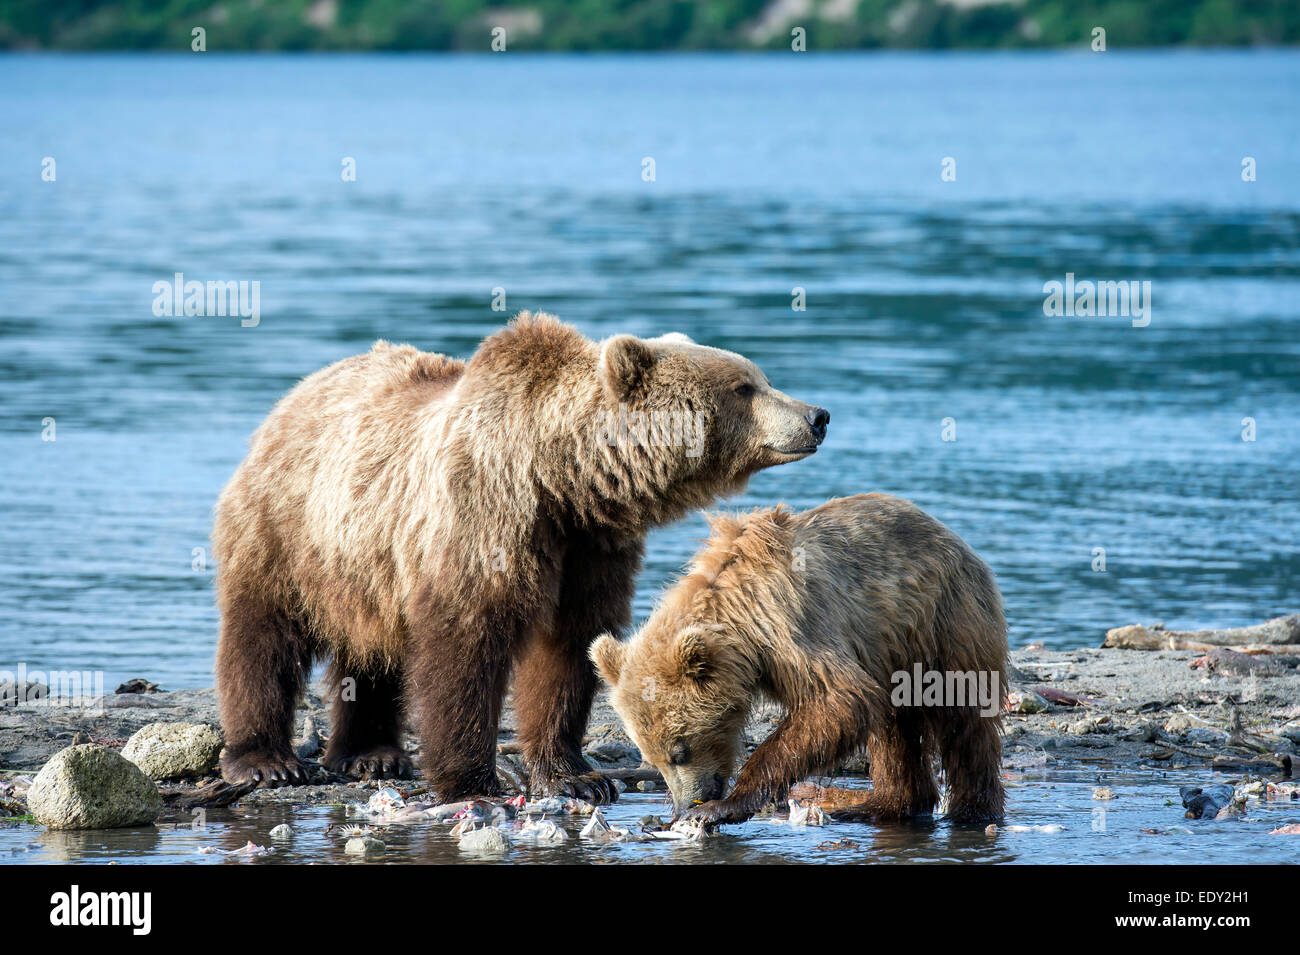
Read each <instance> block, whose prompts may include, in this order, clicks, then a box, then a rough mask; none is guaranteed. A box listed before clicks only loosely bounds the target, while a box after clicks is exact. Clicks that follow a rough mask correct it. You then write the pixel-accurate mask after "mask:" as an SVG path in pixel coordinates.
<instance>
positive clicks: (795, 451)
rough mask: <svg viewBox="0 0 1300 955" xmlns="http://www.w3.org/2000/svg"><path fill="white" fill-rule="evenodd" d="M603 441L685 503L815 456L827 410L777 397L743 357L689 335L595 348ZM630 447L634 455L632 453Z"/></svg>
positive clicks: (621, 339) (696, 503)
mask: <svg viewBox="0 0 1300 955" xmlns="http://www.w3.org/2000/svg"><path fill="white" fill-rule="evenodd" d="M599 348H600V360H599V365H598V375H599V378H600V384H601V388H602V390H603V393H604V398H603V402H602V404H603V407H604V409H605V411H604V416H603V418H604V420H603V427H602V429H601V431H602V435H603V438H602V441H603V443H605V444H607V445H610V446H613V447H618V448H620V449H622V450H621V451H620V453H622V454H623V455H624V460H625V461H637V462H639V468H638V470H639V472H640V474H641V475H644V476H647V477H649V480H650V481H652V482H653V483H655V484H657V485H659V489H660V490H670V488H669V487H667V486H666V485H671V490H675V491H678V492H684V493H685V496H684V499H683V500H682V501H681V503H682V504H683V505H684V506H686V507H703V506H708V505H709V504H712V503H713V501H714V500H715V499H716V497H717V496H719V495H723V494H731V493H735V492H737V491H739V490H743V488H744V486H745V484H746V482H747V481H748V480H749V478H750V476H751V475H753V474H754V473H755V472H757V471H760V470H762V469H763V468H769V467H772V466H774V465H777V464H785V463H786V462H789V461H797V460H799V459H800V458H805V457H807V456H808V455H810V454H813V453H814V452H816V450H817V447H818V445H820V444H821V443H822V440H823V439H824V438H825V437H826V426H827V424H828V423H829V422H830V413H829V412H828V411H827V410H826V409H825V408H818V407H816V406H814V405H810V404H807V403H806V402H803V401H799V400H797V399H795V398H792V397H790V396H789V395H787V394H784V393H783V392H781V391H778V390H777V389H776V388H773V387H772V384H771V382H769V381H768V380H767V376H766V375H764V374H763V372H762V371H761V370H759V368H758V366H757V365H755V364H754V363H753V362H752V361H750V360H749V359H748V358H745V357H744V356H742V355H737V354H736V353H735V352H729V351H724V350H722V349H720V348H710V347H708V346H706V345H697V344H696V343H695V342H693V341H691V340H690V339H689V338H687V337H686V336H685V335H680V334H671V335H664V336H661V337H659V338H636V337H634V336H632V335H616V336H614V337H612V338H609V339H606V340H605V341H603V342H601V343H600V345H599ZM628 449H630V450H628Z"/></svg>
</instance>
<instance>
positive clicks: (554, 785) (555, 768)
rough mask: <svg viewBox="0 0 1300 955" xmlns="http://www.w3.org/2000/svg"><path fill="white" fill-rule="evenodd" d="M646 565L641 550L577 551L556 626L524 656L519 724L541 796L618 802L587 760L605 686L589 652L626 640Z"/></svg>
mask: <svg viewBox="0 0 1300 955" xmlns="http://www.w3.org/2000/svg"><path fill="white" fill-rule="evenodd" d="M640 563H641V550H640V546H639V545H629V546H627V547H623V548H618V547H611V548H601V547H599V546H598V545H597V544H595V543H582V544H578V545H571V546H570V548H569V550H568V551H567V552H566V554H565V557H564V572H563V579H562V581H561V583H560V599H559V603H558V607H557V610H556V613H555V623H554V626H552V627H551V628H549V629H547V628H538V629H537V630H536V631H535V632H534V633H533V635H532V638H531V639H530V640H529V641H528V642H527V643H526V644H525V645H523V646H522V647H521V648H520V653H519V655H518V657H517V659H516V661H515V682H514V705H515V717H516V719H517V720H518V729H519V737H520V741H521V742H522V743H523V748H524V756H525V758H526V759H527V761H528V771H529V779H530V782H531V784H532V785H534V786H536V788H537V789H538V790H539V791H545V792H553V793H564V794H568V795H572V796H576V797H578V798H580V799H587V800H590V801H592V802H596V803H605V802H614V801H615V800H617V799H618V790H617V789H616V788H615V787H614V785H613V783H612V782H611V781H610V780H609V779H608V778H607V777H606V776H605V775H604V774H603V773H600V772H597V771H596V770H593V769H592V767H591V764H590V763H588V762H587V760H586V757H584V756H583V755H582V736H583V733H584V732H585V731H586V729H587V718H588V717H589V716H590V715H591V703H592V699H593V697H594V696H595V692H596V685H597V677H596V670H595V667H594V666H593V665H592V663H591V660H590V659H589V658H588V656H587V649H588V647H590V646H591V643H592V641H594V640H595V639H596V637H598V636H600V634H602V633H606V632H611V633H618V632H619V631H621V630H622V629H623V628H624V627H626V626H627V624H628V623H629V622H630V619H631V608H632V592H633V589H634V587H635V584H636V572H637V568H638V567H639V566H640Z"/></svg>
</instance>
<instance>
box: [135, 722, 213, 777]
mask: <svg viewBox="0 0 1300 955" xmlns="http://www.w3.org/2000/svg"><path fill="white" fill-rule="evenodd" d="M221 745H222V739H221V733H220V732H219V731H218V730H217V729H216V728H215V727H212V726H209V725H208V724H206V723H150V724H149V725H148V726H144V727H141V728H140V729H139V730H138V731H136V734H135V735H134V736H132V737H131V738H130V739H129V740H127V742H126V745H125V746H123V747H122V755H123V756H125V757H126V758H127V759H129V760H130V761H131V762H133V763H135V764H136V765H137V766H139V767H140V768H141V769H142V770H144V772H145V774H146V775H148V776H150V777H151V778H153V779H177V778H180V777H182V776H206V775H207V774H208V773H210V772H212V771H213V770H215V769H216V767H217V759H218V757H219V756H220V755H221Z"/></svg>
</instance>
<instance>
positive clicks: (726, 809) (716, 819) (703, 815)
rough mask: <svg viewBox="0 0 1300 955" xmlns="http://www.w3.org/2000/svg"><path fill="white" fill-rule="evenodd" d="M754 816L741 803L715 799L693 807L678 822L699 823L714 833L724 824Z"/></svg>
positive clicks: (742, 820) (678, 818) (679, 817)
mask: <svg viewBox="0 0 1300 955" xmlns="http://www.w3.org/2000/svg"><path fill="white" fill-rule="evenodd" d="M752 815H754V813H753V811H752V810H750V809H747V808H745V807H744V806H742V805H740V804H739V803H735V802H732V801H731V800H729V799H714V800H711V801H710V802H704V803H700V804H699V805H698V806H692V807H691V808H690V809H687V810H686V811H685V812H683V813H682V814H681V815H680V816H678V817H677V819H676V821H677V822H698V823H701V824H702V825H703V826H704V829H705V831H706V832H712V831H713V830H714V829H716V828H717V827H718V826H720V825H722V824H723V823H728V822H744V821H745V820H747V819H748V818H749V817H750V816H752Z"/></svg>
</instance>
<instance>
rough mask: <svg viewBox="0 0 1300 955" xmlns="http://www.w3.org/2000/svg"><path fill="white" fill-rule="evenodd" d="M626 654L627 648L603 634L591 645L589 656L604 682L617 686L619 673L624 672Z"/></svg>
mask: <svg viewBox="0 0 1300 955" xmlns="http://www.w3.org/2000/svg"><path fill="white" fill-rule="evenodd" d="M626 652H627V647H625V646H623V644H621V643H619V642H618V641H617V640H615V639H614V638H613V637H611V636H610V635H609V634H607V633H602V634H601V635H600V636H599V637H597V638H596V642H595V643H593V644H592V645H591V649H590V650H588V651H587V655H588V656H589V657H591V662H592V663H594V664H596V670H597V671H598V672H599V673H600V675H601V677H602V678H603V679H604V681H605V682H606V683H608V684H609V685H610V686H617V685H618V676H619V673H621V672H622V670H623V655H624V654H625V653H626Z"/></svg>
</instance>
